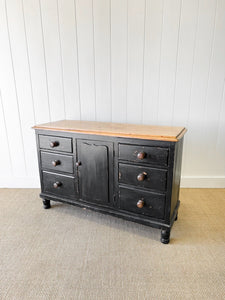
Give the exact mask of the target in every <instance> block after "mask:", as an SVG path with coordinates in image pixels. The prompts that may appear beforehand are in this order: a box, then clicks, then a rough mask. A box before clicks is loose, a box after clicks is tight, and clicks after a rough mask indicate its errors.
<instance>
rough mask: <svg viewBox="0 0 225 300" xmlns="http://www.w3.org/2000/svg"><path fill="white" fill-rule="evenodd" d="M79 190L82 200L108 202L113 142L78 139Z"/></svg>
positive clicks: (110, 188)
mask: <svg viewBox="0 0 225 300" xmlns="http://www.w3.org/2000/svg"><path fill="white" fill-rule="evenodd" d="M77 146H78V160H79V161H80V166H79V167H78V174H79V191H80V197H81V199H83V200H86V201H90V202H97V203H106V204H107V203H109V202H110V201H111V199H112V192H113V176H112V172H113V144H112V143H109V142H99V141H90V140H78V141H77Z"/></svg>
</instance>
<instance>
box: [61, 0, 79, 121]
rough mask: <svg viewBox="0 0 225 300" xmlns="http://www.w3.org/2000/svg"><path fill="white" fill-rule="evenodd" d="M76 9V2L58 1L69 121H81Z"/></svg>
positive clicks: (71, 0)
mask: <svg viewBox="0 0 225 300" xmlns="http://www.w3.org/2000/svg"><path fill="white" fill-rule="evenodd" d="M75 9H76V7H75V5H74V0H69V1H67V3H66V5H65V1H63V0H58V10H59V32H60V41H61V51H62V74H63V82H64V96H65V113H66V118H67V119H80V90H79V71H78V60H77V57H78V53H77V32H76V11H75Z"/></svg>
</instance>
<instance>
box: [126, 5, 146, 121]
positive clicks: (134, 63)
mask: <svg viewBox="0 0 225 300" xmlns="http://www.w3.org/2000/svg"><path fill="white" fill-rule="evenodd" d="M145 4H146V1H145V0H140V1H136V0H130V1H128V32H127V34H128V37H127V38H128V53H127V55H128V57H127V60H128V68H127V72H128V74H127V76H128V79H127V121H128V122H129V123H141V122H142V89H143V67H144V66H143V54H144V34H145Z"/></svg>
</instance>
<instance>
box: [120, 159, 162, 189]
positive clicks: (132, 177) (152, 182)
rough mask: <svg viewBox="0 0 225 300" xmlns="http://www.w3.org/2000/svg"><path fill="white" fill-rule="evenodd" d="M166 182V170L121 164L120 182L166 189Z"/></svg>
mask: <svg viewBox="0 0 225 300" xmlns="http://www.w3.org/2000/svg"><path fill="white" fill-rule="evenodd" d="M166 182H167V171H166V170H161V169H156V168H150V167H145V166H137V165H128V164H122V163H120V164H119V183H124V184H129V185H134V186H137V187H138V186H139V187H144V188H148V189H154V190H159V191H165V190H166Z"/></svg>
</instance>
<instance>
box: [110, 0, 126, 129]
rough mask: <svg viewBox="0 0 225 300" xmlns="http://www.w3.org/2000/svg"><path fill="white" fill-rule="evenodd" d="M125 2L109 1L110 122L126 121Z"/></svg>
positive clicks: (124, 0) (122, 0) (123, 0)
mask: <svg viewBox="0 0 225 300" xmlns="http://www.w3.org/2000/svg"><path fill="white" fill-rule="evenodd" d="M127 2H128V0H113V1H111V93H112V94H111V97H112V121H113V122H121V123H123V122H126V120H127V117H126V115H127V112H126V108H127V89H126V86H127V13H128V12H127Z"/></svg>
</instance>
